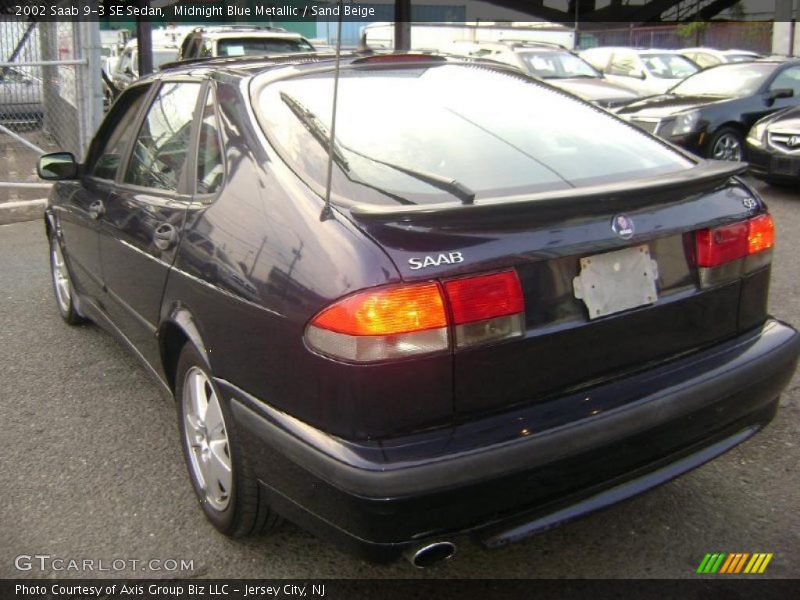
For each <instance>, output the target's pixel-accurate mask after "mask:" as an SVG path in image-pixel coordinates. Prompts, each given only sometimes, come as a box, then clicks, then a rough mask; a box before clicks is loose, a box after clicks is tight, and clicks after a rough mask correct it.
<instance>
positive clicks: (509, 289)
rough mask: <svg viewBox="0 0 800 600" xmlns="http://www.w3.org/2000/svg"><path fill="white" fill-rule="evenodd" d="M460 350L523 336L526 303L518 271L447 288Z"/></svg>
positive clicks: (450, 283) (471, 279) (458, 281)
mask: <svg viewBox="0 0 800 600" xmlns="http://www.w3.org/2000/svg"><path fill="white" fill-rule="evenodd" d="M444 288H445V291H446V292H447V300H448V301H449V303H450V309H451V311H452V315H453V325H455V342H456V346H458V347H463V346H473V345H475V344H482V343H486V342H490V341H496V340H501V339H505V338H509V337H514V336H518V335H522V332H523V327H524V323H525V315H524V313H525V303H524V300H523V298H522V287H521V286H520V284H519V279H518V278H517V273H516V272H515V271H504V272H502V273H493V274H491V275H480V276H478V277H465V278H463V279H454V280H452V281H448V282H446V283H445V284H444Z"/></svg>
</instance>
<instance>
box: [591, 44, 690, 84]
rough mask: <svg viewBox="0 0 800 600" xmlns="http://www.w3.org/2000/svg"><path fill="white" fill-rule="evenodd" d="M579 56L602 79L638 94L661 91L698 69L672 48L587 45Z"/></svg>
mask: <svg viewBox="0 0 800 600" xmlns="http://www.w3.org/2000/svg"><path fill="white" fill-rule="evenodd" d="M580 57H581V58H583V59H584V60H585V61H586V62H588V63H589V64H591V65H592V66H593V67H594V68H595V69H598V70H599V71H601V72H602V73H603V75H605V77H606V79H608V80H609V81H613V82H615V83H619V84H621V85H624V86H626V87H628V88H630V89H632V90H634V91H635V92H637V93H638V94H639V95H641V96H653V95H656V94H663V93H664V92H666V91H667V90H668V89H670V88H671V87H673V86H675V85H677V84H678V83H680V82H681V81H683V80H684V79H686V78H687V77H688V76H689V75H693V74H695V73H697V72H698V71H699V70H700V67H698V66H697V65H696V64H695V63H693V62H692V61H690V60H689V59H688V58H686V57H684V56H681V55H680V54H679V53H678V52H676V51H674V50H661V49H658V48H653V49H649V50H644V49H640V48H612V47H600V48H589V49H588V50H584V51H583V52H581V53H580Z"/></svg>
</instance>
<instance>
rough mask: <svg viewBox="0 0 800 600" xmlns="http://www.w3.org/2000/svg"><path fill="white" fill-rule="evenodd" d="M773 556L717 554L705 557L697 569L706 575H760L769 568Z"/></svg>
mask: <svg viewBox="0 0 800 600" xmlns="http://www.w3.org/2000/svg"><path fill="white" fill-rule="evenodd" d="M772 556H773V554H772V553H771V552H770V553H765V552H756V553H754V554H750V553H749V552H732V553H730V554H726V553H725V552H715V553H713V554H706V555H705V557H704V558H703V560H702V561H701V562H700V566H699V567H697V572H698V573H701V574H704V575H705V574H715V573H719V574H724V575H736V574H739V573H745V574H749V575H755V574H760V573H763V572H764V570H765V569H766V568H767V565H768V564H769V561H771V560H772Z"/></svg>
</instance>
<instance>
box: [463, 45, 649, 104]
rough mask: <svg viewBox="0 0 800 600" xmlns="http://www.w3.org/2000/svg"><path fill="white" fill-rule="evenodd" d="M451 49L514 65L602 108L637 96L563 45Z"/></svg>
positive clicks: (629, 100)
mask: <svg viewBox="0 0 800 600" xmlns="http://www.w3.org/2000/svg"><path fill="white" fill-rule="evenodd" d="M453 51H454V52H455V53H457V54H464V55H466V56H479V57H482V58H487V59H491V60H496V61H499V62H502V63H506V64H509V65H513V66H515V67H517V68H519V69H520V70H521V71H522V72H524V73H527V74H528V75H530V76H532V77H537V78H539V79H544V80H546V81H547V83H549V84H551V85H554V86H555V87H558V88H561V89H563V90H564V91H566V92H569V93H570V94H575V95H576V96H578V97H580V98H583V99H584V100H587V101H588V102H593V103H595V104H597V105H598V106H602V107H603V108H612V107H616V106H622V105H623V104H627V103H628V102H631V101H633V100H634V99H636V98H638V96H639V95H638V94H637V93H636V92H634V91H633V90H631V89H630V88H627V87H624V86H621V85H619V84H616V83H611V82H610V81H606V80H605V79H604V78H603V75H602V74H601V73H600V72H599V71H597V70H596V69H595V68H594V67H592V66H591V65H590V64H589V63H587V62H586V61H585V60H583V59H582V58H580V57H579V56H577V55H576V54H573V53H572V52H570V51H569V50H567V49H566V48H563V47H561V46H558V45H555V44H544V43H537V42H481V43H474V42H455V43H454V44H453Z"/></svg>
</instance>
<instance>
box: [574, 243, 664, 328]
mask: <svg viewBox="0 0 800 600" xmlns="http://www.w3.org/2000/svg"><path fill="white" fill-rule="evenodd" d="M580 267H581V270H580V274H579V275H578V276H577V277H575V279H573V280H572V286H573V288H574V291H575V297H576V298H578V299H580V300H583V302H584V304H586V308H587V309H588V311H589V318H590V319H597V318H598V317H603V316H605V315H612V314H614V313H618V312H622V311H623V310H630V309H632V308H637V307H639V306H645V305H647V304H653V303H654V302H655V301H656V300H657V299H658V292H657V291H656V280H658V264H657V263H656V261H655V260H654V259H652V258H650V249H649V248H648V246H647V244H642V245H641V246H635V247H633V248H625V249H624V250H616V251H614V252H606V253H605V254H595V255H594V256H587V257H585V258H582V259H581V261H580Z"/></svg>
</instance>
